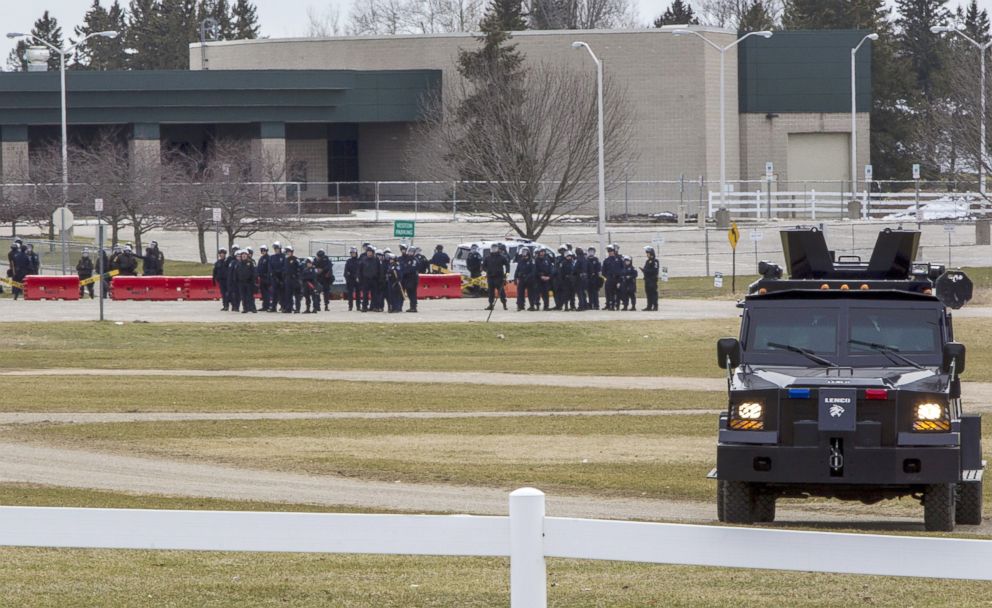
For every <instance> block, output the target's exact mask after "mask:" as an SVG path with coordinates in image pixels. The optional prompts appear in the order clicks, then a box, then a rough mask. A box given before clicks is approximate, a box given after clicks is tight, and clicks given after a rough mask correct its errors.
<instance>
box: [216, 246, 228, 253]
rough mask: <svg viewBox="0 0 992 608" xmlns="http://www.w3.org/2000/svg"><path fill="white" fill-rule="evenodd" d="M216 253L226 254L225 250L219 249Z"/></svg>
mask: <svg viewBox="0 0 992 608" xmlns="http://www.w3.org/2000/svg"><path fill="white" fill-rule="evenodd" d="M217 253H227V249H224V248H223V247H221V248H220V249H218V250H217Z"/></svg>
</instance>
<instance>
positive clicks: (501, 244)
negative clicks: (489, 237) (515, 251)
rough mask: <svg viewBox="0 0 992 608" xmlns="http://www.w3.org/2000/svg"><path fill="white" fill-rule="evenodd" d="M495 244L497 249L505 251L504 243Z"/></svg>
mask: <svg viewBox="0 0 992 608" xmlns="http://www.w3.org/2000/svg"><path fill="white" fill-rule="evenodd" d="M496 246H497V247H499V250H500V251H506V244H505V243H497V244H496Z"/></svg>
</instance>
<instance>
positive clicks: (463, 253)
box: [451, 238, 556, 279]
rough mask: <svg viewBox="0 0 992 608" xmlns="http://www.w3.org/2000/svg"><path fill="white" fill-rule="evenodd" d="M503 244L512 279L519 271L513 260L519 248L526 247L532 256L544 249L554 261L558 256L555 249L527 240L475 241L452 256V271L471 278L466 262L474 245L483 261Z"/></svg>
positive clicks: (464, 244) (459, 246) (460, 246)
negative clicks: (492, 249) (495, 248)
mask: <svg viewBox="0 0 992 608" xmlns="http://www.w3.org/2000/svg"><path fill="white" fill-rule="evenodd" d="M501 244H502V245H505V246H506V251H507V253H508V254H509V256H510V274H509V275H508V278H510V279H512V278H513V273H514V272H515V271H516V269H517V263H516V262H514V261H513V260H514V259H516V257H517V250H518V249H519V248H522V247H526V248H527V249H530V250H531V254H534V253H535V252H536V251H537V250H538V249H544V250H545V251H547V254H545V255H547V256H548V258H549V259H554V257H555V256H556V253H555V250H554V249H552V248H550V247H548V246H547V245H542V244H541V243H537V242H535V241H530V240H527V239H514V238H506V239H502V240H497V241H474V242H471V243H462V244H460V245H458V248H457V249H455V255H454V256H452V259H451V269H452V270H453V271H454V272H457V273H459V274H461V275H463V276H466V277H467V276H470V273H469V271H468V266H466V265H465V260H467V259H468V254H469V252H470V251H471V250H472V245H478V246H479V252H480V253H481V254H482V257H483V259H485V258H487V257H489V252H490V249H491V248H492V246H493V245H501Z"/></svg>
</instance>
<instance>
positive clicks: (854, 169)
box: [851, 34, 878, 200]
mask: <svg viewBox="0 0 992 608" xmlns="http://www.w3.org/2000/svg"><path fill="white" fill-rule="evenodd" d="M868 40H878V34H868V35H867V36H865V37H864V38H862V39H861V42H859V43H858V46H856V47H854V48H853V49H851V200H854V197H856V196H857V192H858V162H857V161H858V123H857V112H858V107H857V100H856V97H855V83H854V76H855V73H856V72H855V67H854V56H855V55H857V53H858V49H860V48H861V45H862V44H864V43H865V42H867V41H868Z"/></svg>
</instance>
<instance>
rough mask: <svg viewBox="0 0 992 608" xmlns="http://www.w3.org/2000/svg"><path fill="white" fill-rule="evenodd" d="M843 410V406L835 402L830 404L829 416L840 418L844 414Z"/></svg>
mask: <svg viewBox="0 0 992 608" xmlns="http://www.w3.org/2000/svg"><path fill="white" fill-rule="evenodd" d="M845 411H846V410H844V407H843V406H841V405H837V404H836V403H835V404H833V405H831V406H830V416H831V417H833V418H840V417H841V416H843V415H844V412H845Z"/></svg>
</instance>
